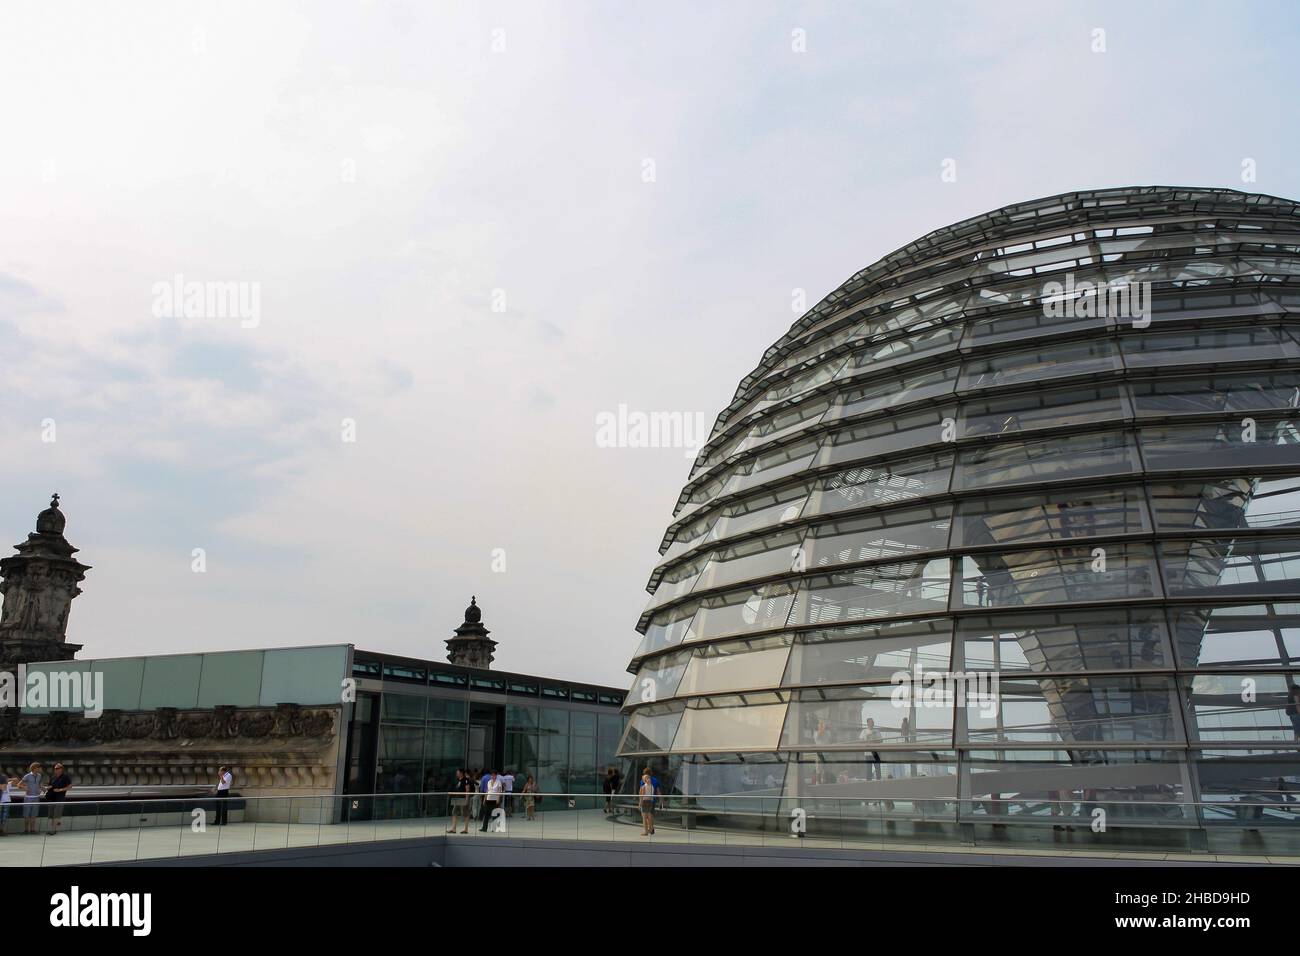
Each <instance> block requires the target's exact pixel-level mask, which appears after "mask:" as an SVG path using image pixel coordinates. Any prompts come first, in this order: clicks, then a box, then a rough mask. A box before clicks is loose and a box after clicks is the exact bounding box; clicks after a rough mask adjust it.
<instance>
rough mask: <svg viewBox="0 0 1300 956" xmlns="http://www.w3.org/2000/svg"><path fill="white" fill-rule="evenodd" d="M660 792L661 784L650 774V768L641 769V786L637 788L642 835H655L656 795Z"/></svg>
mask: <svg viewBox="0 0 1300 956" xmlns="http://www.w3.org/2000/svg"><path fill="white" fill-rule="evenodd" d="M658 793H659V785H658V783H657V782H656V780H655V778H654V777H652V776H650V768H649V767H646V768H645V769H644V770H642V771H641V786H640V787H639V788H638V790H637V796H638V798H639V799H640V803H641V835H642V836H653V835H654V832H655V797H656V796H657V795H658Z"/></svg>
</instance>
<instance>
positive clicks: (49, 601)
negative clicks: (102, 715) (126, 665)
mask: <svg viewBox="0 0 1300 956" xmlns="http://www.w3.org/2000/svg"><path fill="white" fill-rule="evenodd" d="M66 524H67V519H66V518H65V517H64V516H63V512H62V511H60V510H59V496H58V495H54V496H53V499H52V500H51V501H50V506H49V507H48V508H46V509H45V510H44V511H42V512H41V513H40V514H39V515H37V516H36V530H35V531H34V532H32V533H31V534H29V535H28V536H27V540H26V541H24V542H23V543H22V544H16V545H14V548H15V549H16V550H17V552H18V553H17V554H11V555H10V556H9V557H7V558H5V559H4V560H2V561H0V578H3V579H4V581H3V583H0V594H3V595H4V606H3V608H2V609H0V665H12V664H26V663H32V662H33V661H66V660H71V659H72V658H73V657H75V656H76V654H77V651H79V650H81V645H80V644H69V643H68V635H67V632H68V612H69V611H70V610H71V609H72V599H73V598H75V597H76V596H77V595H78V594H80V593H81V588H79V587H77V585H78V584H79V583H81V581H82V580H84V579H85V577H86V572H87V571H89V570H90V566H89V565H85V564H82V563H81V562H80V561H78V560H77V559H76V558H74V557H73V555H74V554H76V553H77V549H76V548H74V547H73V546H72V545H70V544H69V543H68V539H67V538H65V537H63V528H64V526H65V525H66Z"/></svg>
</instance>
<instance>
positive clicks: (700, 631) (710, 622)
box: [685, 584, 794, 643]
mask: <svg viewBox="0 0 1300 956" xmlns="http://www.w3.org/2000/svg"><path fill="white" fill-rule="evenodd" d="M793 603H794V589H793V588H792V587H791V586H790V585H788V584H768V585H764V586H763V587H760V588H755V589H753V590H746V591H738V592H736V593H734V594H724V595H720V596H718V597H714V598H707V599H706V600H704V601H703V602H701V605H700V609H699V611H698V612H697V613H696V615H695V618H694V620H692V621H691V627H690V630H689V631H688V632H687V634H686V638H685V640H686V642H687V643H690V642H692V641H702V640H705V639H707V638H712V637H722V636H724V635H727V634H741V633H744V632H747V631H763V630H769V629H772V628H778V627H784V626H785V621H786V618H787V617H788V616H789V613H790V605H791V604H793Z"/></svg>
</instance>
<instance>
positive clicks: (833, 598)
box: [790, 558, 950, 627]
mask: <svg viewBox="0 0 1300 956" xmlns="http://www.w3.org/2000/svg"><path fill="white" fill-rule="evenodd" d="M949 572H950V565H949V561H948V559H947V558H937V559H935V560H933V561H925V562H922V561H911V562H908V563H906V564H887V565H878V566H876V567H871V568H864V569H862V570H860V571H844V572H840V573H837V574H827V575H818V576H817V577H814V578H810V579H808V580H807V581H806V582H805V583H804V585H803V587H802V588H801V589H800V591H799V597H798V600H797V601H796V602H795V606H794V610H793V611H792V612H791V615H790V625H791V626H792V627H793V626H795V625H799V624H834V623H838V622H840V621H853V620H864V619H869V618H876V617H892V616H901V615H905V614H915V613H919V612H920V613H923V612H926V611H942V610H945V609H946V608H947V603H948V586H949Z"/></svg>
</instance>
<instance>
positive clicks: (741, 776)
mask: <svg viewBox="0 0 1300 956" xmlns="http://www.w3.org/2000/svg"><path fill="white" fill-rule="evenodd" d="M784 782H785V760H784V759H783V758H782V757H779V756H777V755H775V754H689V755H687V756H685V757H683V758H682V762H681V768H680V770H679V771H678V773H677V778H676V780H675V781H674V788H673V792H675V793H680V794H685V795H690V796H695V797H702V798H704V799H703V800H702V801H700V802H699V803H698V804H697V805H700V806H705V807H707V806H709V801H708V799H707V798H709V797H715V796H727V795H733V794H734V795H737V796H741V795H747V796H755V797H758V796H764V795H772V796H775V795H777V794H779V793H780V792H781V786H782V784H784ZM660 786H661V788H662V783H661V784H660ZM763 804H767V807H763ZM772 806H773V804H772V803H770V802H769V801H759V800H755V801H753V803H752V805H751V804H750V803H749V802H747V801H746V802H742V801H739V800H737V801H734V802H733V803H731V804H728V805H727V806H726V809H728V810H731V811H735V812H738V813H744V814H746V815H747V816H748V815H752V814H754V813H756V812H758V811H760V809H771V808H772Z"/></svg>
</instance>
